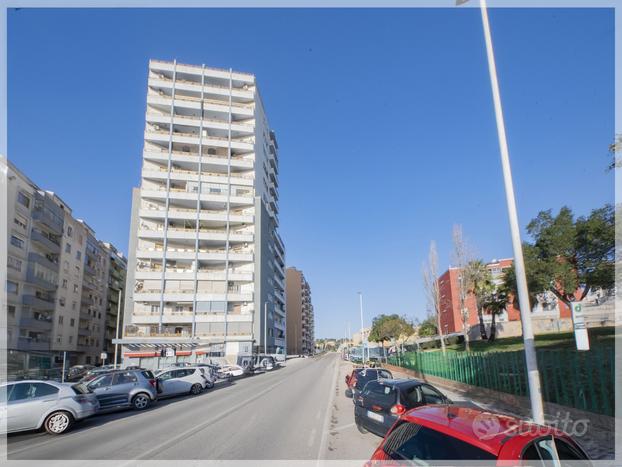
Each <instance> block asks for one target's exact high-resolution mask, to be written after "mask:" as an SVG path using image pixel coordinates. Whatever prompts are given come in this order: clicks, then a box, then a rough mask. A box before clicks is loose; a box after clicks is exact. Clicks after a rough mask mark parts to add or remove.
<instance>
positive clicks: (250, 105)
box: [154, 93, 255, 110]
mask: <svg viewBox="0 0 622 467" xmlns="http://www.w3.org/2000/svg"><path fill="white" fill-rule="evenodd" d="M154 97H163V98H165V99H172V98H173V96H170V95H168V94H165V93H158V94H157V95H154ZM175 100H176V101H177V100H181V101H189V102H201V101H203V102H204V103H207V104H215V105H222V106H223V107H229V101H223V100H219V99H209V98H204V99H201V98H200V97H193V96H184V95H180V94H176V95H175ZM231 107H238V108H243V109H250V110H252V109H254V108H255V104H254V103H248V104H245V103H243V102H231Z"/></svg>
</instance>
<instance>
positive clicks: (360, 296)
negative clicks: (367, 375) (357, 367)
mask: <svg viewBox="0 0 622 467" xmlns="http://www.w3.org/2000/svg"><path fill="white" fill-rule="evenodd" d="M358 294H359V305H360V308H361V345H362V346H363V352H362V353H363V366H365V347H366V343H367V338H366V337H365V333H364V332H363V327H364V324H363V294H362V293H361V292H359V293H358Z"/></svg>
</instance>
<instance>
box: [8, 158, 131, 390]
mask: <svg viewBox="0 0 622 467" xmlns="http://www.w3.org/2000/svg"><path fill="white" fill-rule="evenodd" d="M6 201H7V221H8V222H7V237H8V238H7V240H8V241H7V276H6V277H7V278H6V285H5V290H6V292H7V295H6V299H7V304H6V316H7V330H6V332H7V372H8V374H9V377H13V378H15V377H24V376H31V377H45V376H46V375H48V374H49V375H50V376H54V371H58V370H59V369H60V368H61V367H62V363H63V356H65V357H66V365H67V366H70V365H74V364H83V363H90V364H96V363H100V362H101V358H100V357H101V352H102V351H104V350H106V347H105V342H104V330H105V329H104V328H105V323H106V315H107V300H108V296H109V295H110V292H109V287H108V283H109V276H110V271H109V260H108V259H107V258H108V256H109V254H112V253H111V252H112V251H113V249H114V247H113V246H112V245H110V244H103V243H102V242H100V241H99V240H97V239H96V238H95V233H94V232H93V230H92V229H91V228H90V227H89V226H88V225H87V224H86V223H85V222H84V221H83V220H81V219H76V218H75V217H74V215H73V213H72V210H71V208H70V207H69V206H68V205H67V203H65V202H64V201H63V200H62V199H61V198H60V197H59V196H58V194H56V193H54V192H51V191H48V190H44V189H41V188H40V187H39V186H37V185H36V184H35V183H34V182H33V181H31V180H30V179H29V178H28V177H27V176H26V175H24V174H23V173H22V172H21V171H19V170H18V169H17V168H16V167H15V166H14V165H13V164H11V163H10V162H9V163H8V166H7V200H6ZM114 251H115V252H116V249H114ZM117 254H119V253H118V252H117ZM119 255H120V254H119ZM121 256H122V255H121ZM120 264H121V267H123V264H124V263H120ZM123 286H124V285H123ZM115 312H116V310H115Z"/></svg>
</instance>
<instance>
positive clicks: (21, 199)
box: [17, 191, 30, 209]
mask: <svg viewBox="0 0 622 467" xmlns="http://www.w3.org/2000/svg"><path fill="white" fill-rule="evenodd" d="M17 202H18V203H19V204H21V205H22V206H24V207H25V208H27V209H29V208H30V198H29V197H28V196H26V195H25V194H24V193H23V192H21V191H20V192H18V193H17Z"/></svg>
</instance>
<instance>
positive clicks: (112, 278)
mask: <svg viewBox="0 0 622 467" xmlns="http://www.w3.org/2000/svg"><path fill="white" fill-rule="evenodd" d="M104 247H105V248H106V251H107V253H108V261H107V264H108V284H107V285H108V293H107V300H106V322H105V331H104V351H105V352H106V353H107V354H108V361H109V362H111V363H114V353H115V345H114V344H113V342H112V341H113V339H115V338H116V337H117V327H119V330H118V335H119V337H121V335H122V331H123V330H122V329H121V322H122V321H121V317H122V316H123V294H124V293H125V279H126V274H127V258H125V256H123V253H121V252H120V251H118V250H117V249H116V248H115V247H114V245H111V244H110V243H104ZM119 312H120V313H119ZM120 362H121V352H119V353H118V355H117V363H120Z"/></svg>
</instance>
